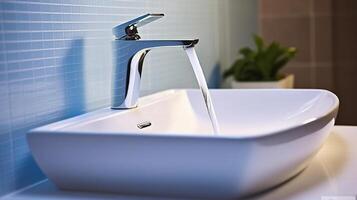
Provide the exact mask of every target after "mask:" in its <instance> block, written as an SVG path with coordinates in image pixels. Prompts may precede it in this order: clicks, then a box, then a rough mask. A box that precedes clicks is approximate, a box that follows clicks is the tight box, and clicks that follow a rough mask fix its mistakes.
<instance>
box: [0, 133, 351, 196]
mask: <svg viewBox="0 0 357 200" xmlns="http://www.w3.org/2000/svg"><path fill="white" fill-rule="evenodd" d="M302 148H303V147H302ZM356 196H357V126H356V127H354V126H335V127H334V129H333V132H332V133H331V135H330V136H329V138H328V140H327V141H326V143H325V144H324V146H323V147H322V149H321V150H320V151H319V153H318V154H317V156H315V158H314V159H313V161H312V162H311V164H310V165H309V167H307V168H306V169H305V170H304V171H303V172H302V173H300V174H299V175H298V176H296V177H295V178H293V179H292V180H290V181H288V182H286V183H284V184H282V185H281V186H279V187H276V188H274V189H271V190H269V191H267V192H265V193H263V194H260V195H258V196H255V197H251V198H249V200H257V199H259V200H280V199H289V200H305V199H306V200H318V199H321V200H357V198H356ZM44 199H46V200H83V199H88V200H91V199H102V200H114V199H116V200H124V199H125V200H149V199H156V200H158V199H165V200H167V199H168V198H158V197H134V196H122V195H113V194H97V193H83V192H69V191H60V190H58V189H56V187H55V186H54V185H53V184H52V183H51V182H49V181H47V180H45V181H42V182H40V183H37V184H35V185H32V186H30V187H27V188H25V189H23V190H21V191H17V192H15V193H12V194H10V195H7V196H4V197H2V198H0V200H44Z"/></svg>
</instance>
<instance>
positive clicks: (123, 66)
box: [112, 14, 198, 109]
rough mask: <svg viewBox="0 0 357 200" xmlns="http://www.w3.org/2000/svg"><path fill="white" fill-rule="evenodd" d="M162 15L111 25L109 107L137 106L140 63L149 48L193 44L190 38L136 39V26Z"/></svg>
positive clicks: (146, 16) (187, 46) (147, 16)
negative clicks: (112, 60)
mask: <svg viewBox="0 0 357 200" xmlns="http://www.w3.org/2000/svg"><path fill="white" fill-rule="evenodd" d="M162 16H163V14H147V15H144V16H141V17H138V18H136V19H134V20H131V21H129V22H126V23H124V24H121V25H119V26H116V27H114V29H113V33H114V35H115V36H116V40H114V41H113V50H114V69H113V83H112V84H113V85H112V88H113V91H112V109H128V108H134V107H136V106H137V102H138V99H139V92H140V81H141V73H142V68H143V63H144V59H145V56H146V55H147V53H148V52H149V51H150V50H151V49H153V48H161V47H183V48H189V47H194V46H195V45H196V44H197V43H198V39H194V40H140V36H139V34H138V30H137V27H140V26H143V25H145V24H147V23H150V22H152V21H154V20H156V19H158V18H160V17H162Z"/></svg>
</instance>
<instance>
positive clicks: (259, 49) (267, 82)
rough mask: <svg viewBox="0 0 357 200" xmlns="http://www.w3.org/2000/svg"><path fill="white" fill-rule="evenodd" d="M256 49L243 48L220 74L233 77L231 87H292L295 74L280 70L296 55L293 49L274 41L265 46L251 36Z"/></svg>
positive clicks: (257, 37)
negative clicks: (285, 73)
mask: <svg viewBox="0 0 357 200" xmlns="http://www.w3.org/2000/svg"><path fill="white" fill-rule="evenodd" d="M254 43H255V46H256V49H252V48H249V47H244V48H242V49H240V50H239V54H240V57H239V58H238V59H237V60H236V61H235V62H234V63H233V65H232V66H231V67H230V68H229V69H228V70H226V71H225V72H224V73H223V77H224V78H225V79H227V78H228V77H233V81H232V82H231V86H232V88H293V84H294V76H293V75H292V74H290V75H284V74H281V73H280V70H281V69H282V68H283V67H284V66H285V65H286V64H287V63H288V62H289V61H290V60H291V59H292V58H294V57H295V55H296V52H297V50H296V48H294V47H283V46H281V45H280V44H279V43H277V42H272V43H270V44H268V45H265V43H264V41H263V39H262V38H261V37H259V36H257V35H255V36H254Z"/></svg>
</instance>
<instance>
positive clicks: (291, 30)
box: [261, 17, 311, 62]
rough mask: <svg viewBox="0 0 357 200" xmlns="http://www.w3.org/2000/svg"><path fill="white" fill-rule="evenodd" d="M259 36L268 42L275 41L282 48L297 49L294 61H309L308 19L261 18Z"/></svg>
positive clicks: (309, 37) (309, 35) (309, 36)
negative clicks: (291, 47) (282, 46)
mask: <svg viewBox="0 0 357 200" xmlns="http://www.w3.org/2000/svg"><path fill="white" fill-rule="evenodd" d="M261 34H262V36H263V37H264V39H266V40H268V41H277V42H279V43H281V44H282V45H284V46H293V47H296V48H297V49H298V53H297V56H296V58H295V59H294V60H295V61H301V62H306V61H310V60H311V34H310V19H309V18H308V17H299V18H263V19H261Z"/></svg>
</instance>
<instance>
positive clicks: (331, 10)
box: [259, 0, 357, 125]
mask: <svg viewBox="0 0 357 200" xmlns="http://www.w3.org/2000/svg"><path fill="white" fill-rule="evenodd" d="M356 24H357V1H355V0H260V1H259V31H260V33H261V34H262V35H263V36H264V37H265V38H267V39H268V40H277V41H279V42H281V43H283V44H285V45H291V46H295V47H297V48H298V51H299V52H298V55H297V57H296V59H294V60H293V61H292V62H291V63H289V64H288V66H287V68H286V69H285V70H284V71H285V72H286V73H294V75H295V76H296V87H298V88H322V89H328V90H331V91H332V92H334V93H336V94H337V95H338V97H339V99H340V110H339V115H338V118H337V124H343V125H357V118H356V117H355V113H356V112H357V107H356V106H355V102H356V101H357V93H356V91H357V90H356V86H357V79H356V76H357V51H356V47H357V45H356V44H357V41H356V38H357V37H356V35H357V26H356Z"/></svg>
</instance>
